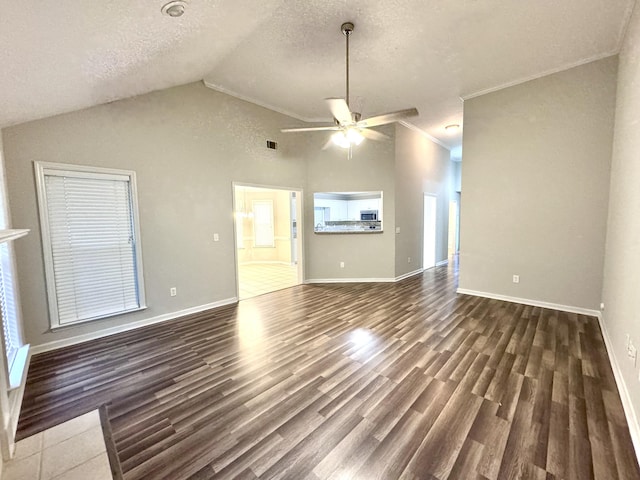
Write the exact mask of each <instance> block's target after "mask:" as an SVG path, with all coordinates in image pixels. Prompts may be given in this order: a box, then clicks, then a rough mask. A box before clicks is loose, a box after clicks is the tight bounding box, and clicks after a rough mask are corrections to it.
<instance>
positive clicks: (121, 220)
mask: <svg viewBox="0 0 640 480" xmlns="http://www.w3.org/2000/svg"><path fill="white" fill-rule="evenodd" d="M46 165H47V164H40V172H41V173H40V177H41V178H40V179H39V188H40V190H42V191H40V192H39V193H40V197H41V198H40V202H41V215H42V214H43V213H44V216H45V217H46V218H45V222H43V223H45V228H43V244H44V246H45V257H46V261H47V262H48V265H47V274H48V275H47V277H48V278H47V288H48V290H49V304H50V310H51V312H50V313H51V319H52V326H54V327H55V326H63V325H68V324H72V323H77V322H83V321H87V320H93V319H98V318H104V317H108V316H112V315H117V314H120V313H124V312H128V311H132V310H138V309H140V308H143V306H144V305H143V302H144V301H143V293H142V276H141V272H140V265H139V261H138V259H139V252H138V251H137V231H136V230H137V228H136V224H137V222H136V218H135V213H136V212H135V210H136V209H135V208H134V205H135V202H134V197H133V193H132V192H133V191H134V189H132V174H133V172H128V173H125V174H116V173H112V172H113V171H109V172H110V173H101V171H100V170H98V169H95V170H94V171H91V169H87V168H84V169H82V170H80V171H74V170H72V168H73V167H71V166H64V167H65V169H64V170H63V169H61V168H60V167H58V168H51V167H47V166H46Z"/></svg>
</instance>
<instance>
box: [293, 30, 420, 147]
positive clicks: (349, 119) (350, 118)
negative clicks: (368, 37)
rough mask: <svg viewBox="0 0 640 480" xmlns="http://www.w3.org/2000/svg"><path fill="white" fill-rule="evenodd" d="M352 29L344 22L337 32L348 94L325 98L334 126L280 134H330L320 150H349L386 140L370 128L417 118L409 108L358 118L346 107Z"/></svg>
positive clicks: (415, 111)
mask: <svg viewBox="0 0 640 480" xmlns="http://www.w3.org/2000/svg"><path fill="white" fill-rule="evenodd" d="M353 28H354V26H353V23H351V22H346V23H343V24H342V26H341V27H340V30H341V31H342V33H343V34H344V36H345V37H346V40H347V55H346V56H347V62H346V65H347V91H346V96H345V98H327V99H326V101H327V105H328V106H329V110H330V111H331V114H332V115H333V118H334V120H335V122H334V124H333V125H322V126H317V127H302V128H283V129H282V130H281V131H282V132H317V131H333V132H335V133H334V134H333V135H331V139H330V140H329V141H328V142H327V143H326V144H325V146H324V147H323V150H324V149H325V148H328V147H329V146H330V145H331V144H332V143H334V144H336V145H338V146H340V147H342V148H349V150H351V147H352V146H353V145H360V143H362V140H364V139H365V138H368V139H371V140H385V139H387V138H389V137H388V136H387V135H385V134H383V133H380V132H377V131H375V130H369V128H370V127H377V126H380V125H387V124H389V123H393V122H398V121H400V120H402V119H404V118H407V117H413V116H416V115H418V110H417V109H415V108H408V109H406V110H399V111H397V112H389V113H384V114H382V115H376V116H375V117H369V118H365V119H361V115H360V113H358V112H352V111H351V109H350V108H349V37H350V36H351V34H352V33H353Z"/></svg>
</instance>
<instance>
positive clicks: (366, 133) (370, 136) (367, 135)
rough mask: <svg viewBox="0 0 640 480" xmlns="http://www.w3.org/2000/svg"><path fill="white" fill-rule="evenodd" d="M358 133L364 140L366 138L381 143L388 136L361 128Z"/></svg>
mask: <svg viewBox="0 0 640 480" xmlns="http://www.w3.org/2000/svg"><path fill="white" fill-rule="evenodd" d="M360 133H361V134H362V136H363V137H364V138H368V139H369V140H378V141H381V140H387V139H388V138H389V136H388V135H385V134H384V133H380V132H377V131H375V130H369V129H367V128H363V129H362V130H360Z"/></svg>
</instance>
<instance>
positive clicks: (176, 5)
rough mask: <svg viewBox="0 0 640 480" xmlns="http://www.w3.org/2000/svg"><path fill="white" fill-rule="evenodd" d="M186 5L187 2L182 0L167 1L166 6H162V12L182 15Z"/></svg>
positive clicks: (170, 15) (174, 15)
mask: <svg viewBox="0 0 640 480" xmlns="http://www.w3.org/2000/svg"><path fill="white" fill-rule="evenodd" d="M186 6H187V4H186V3H185V2H183V1H182V0H175V1H173V2H169V3H167V4H166V5H165V6H164V7H162V13H163V14H165V15H168V16H169V17H174V18H176V17H181V16H182V14H183V13H184V10H185V8H186Z"/></svg>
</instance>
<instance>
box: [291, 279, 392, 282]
mask: <svg viewBox="0 0 640 480" xmlns="http://www.w3.org/2000/svg"><path fill="white" fill-rule="evenodd" d="M395 281H396V279H395V278H309V279H307V280H305V281H304V283H393V282H395Z"/></svg>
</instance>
